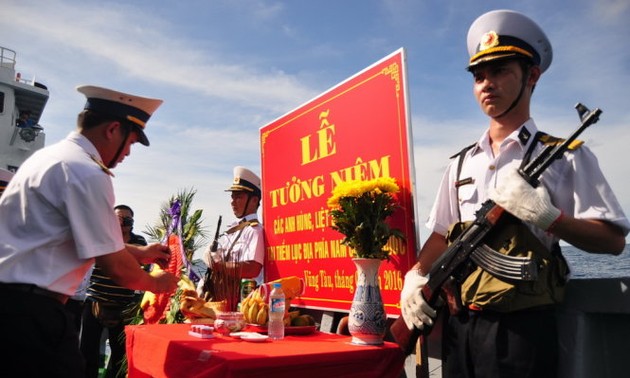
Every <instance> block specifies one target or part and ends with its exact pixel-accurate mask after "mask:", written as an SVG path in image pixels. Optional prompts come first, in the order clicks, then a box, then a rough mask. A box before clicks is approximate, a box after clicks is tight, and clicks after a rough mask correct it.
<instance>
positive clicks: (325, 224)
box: [260, 49, 416, 315]
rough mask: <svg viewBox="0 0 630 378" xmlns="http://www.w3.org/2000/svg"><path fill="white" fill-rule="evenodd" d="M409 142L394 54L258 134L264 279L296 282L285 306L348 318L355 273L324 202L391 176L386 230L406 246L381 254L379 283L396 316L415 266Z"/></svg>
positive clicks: (401, 72)
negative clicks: (297, 292)
mask: <svg viewBox="0 0 630 378" xmlns="http://www.w3.org/2000/svg"><path fill="white" fill-rule="evenodd" d="M410 138H411V132H410V126H409V124H408V112H407V95H406V73H405V60H404V50H403V49H400V50H398V51H396V52H394V53H393V54H391V55H390V56H388V57H386V58H384V59H383V60H381V61H379V62H377V63H375V64H374V65H372V66H370V67H368V68H366V69H365V70H363V71H362V72H360V73H358V74H357V75H355V76H353V77H351V78H349V79H347V80H346V81H344V82H343V83H341V84H339V85H337V86H335V87H333V88H332V89H330V90H329V91H327V92H325V93H323V94H322V95H320V96H319V97H317V98H315V99H314V100H312V101H310V102H308V103H306V104H304V105H302V106H300V107H299V108H297V109H296V110H294V111H292V112H290V113H287V114H286V115H284V116H282V117H280V118H279V119H277V120H275V121H273V122H272V123H270V124H268V125H266V126H264V127H262V128H261V130H260V140H261V153H262V186H263V193H264V194H263V208H262V213H263V224H264V229H265V237H266V264H265V274H266V277H265V278H266V280H267V281H270V280H274V279H277V278H280V277H287V276H298V277H301V278H303V279H304V282H305V293H304V294H303V295H302V296H301V297H300V298H296V299H295V300H293V301H292V303H291V305H293V306H296V307H307V308H318V309H326V310H340V311H346V312H347V311H349V310H350V304H351V302H352V298H353V295H354V289H355V285H356V277H355V272H356V268H355V266H354V263H353V262H352V258H351V250H350V249H349V248H348V247H346V246H344V245H342V244H341V243H340V242H341V240H343V235H342V234H340V233H338V232H336V231H334V230H332V229H331V228H330V226H331V218H330V211H329V209H328V207H327V206H326V200H327V199H328V197H330V195H331V192H332V190H333V188H334V187H335V186H336V185H337V184H338V183H339V182H343V181H348V180H357V179H363V180H371V179H374V178H378V177H393V178H395V179H396V182H397V184H398V185H399V186H400V189H401V191H400V193H399V194H398V199H399V204H400V209H399V210H397V211H396V213H394V215H393V216H392V217H391V218H390V225H391V226H392V227H395V228H399V229H400V230H402V231H403V233H404V234H405V236H406V240H405V241H404V242H401V241H398V242H393V244H392V245H390V246H391V247H392V248H393V255H392V256H391V258H390V260H389V261H384V262H383V264H381V268H380V271H379V282H380V288H381V293H382V296H383V301H384V303H385V310H386V312H387V313H388V314H389V315H398V314H400V307H399V300H400V290H401V289H402V283H403V275H404V272H406V271H407V270H408V269H409V267H410V266H411V265H413V263H415V259H416V258H415V251H416V227H415V217H414V207H415V205H414V201H413V197H412V193H414V188H413V179H412V177H413V175H412V172H413V157H412V154H411V149H410V143H411V141H410ZM392 241H393V239H391V240H390V243H392Z"/></svg>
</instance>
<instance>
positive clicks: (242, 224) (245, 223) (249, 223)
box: [225, 219, 260, 235]
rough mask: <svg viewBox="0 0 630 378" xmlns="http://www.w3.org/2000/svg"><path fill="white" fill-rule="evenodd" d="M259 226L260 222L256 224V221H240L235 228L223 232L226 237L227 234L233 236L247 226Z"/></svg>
mask: <svg viewBox="0 0 630 378" xmlns="http://www.w3.org/2000/svg"><path fill="white" fill-rule="evenodd" d="M259 224H260V222H258V219H252V220H249V221H242V222H240V223H239V224H237V225H236V226H234V227H232V228H230V229H229V230H227V231H225V233H226V234H228V235H229V234H233V233H235V232H236V231H240V230H242V229H244V228H245V227H247V226H252V227H254V226H258V225H259Z"/></svg>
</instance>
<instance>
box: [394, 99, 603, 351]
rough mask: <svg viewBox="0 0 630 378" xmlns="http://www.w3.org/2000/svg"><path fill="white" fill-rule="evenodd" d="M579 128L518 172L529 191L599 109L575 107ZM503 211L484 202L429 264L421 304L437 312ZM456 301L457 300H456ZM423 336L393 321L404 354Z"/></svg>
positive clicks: (596, 116) (453, 307)
mask: <svg viewBox="0 0 630 378" xmlns="http://www.w3.org/2000/svg"><path fill="white" fill-rule="evenodd" d="M575 108H576V109H577V112H578V115H579V117H580V120H581V124H580V126H579V127H578V129H577V130H575V131H574V132H573V133H572V134H571V135H570V136H569V137H568V138H567V139H565V140H564V141H563V142H562V143H561V144H559V145H556V146H548V147H545V148H544V149H543V151H541V153H540V154H539V155H538V156H537V157H536V158H535V159H534V160H532V161H531V162H530V163H529V164H527V166H525V167H524V168H523V169H521V170H519V173H520V175H521V176H522V177H523V178H524V179H525V180H526V181H527V182H528V183H529V184H530V185H532V186H533V187H536V186H538V185H539V178H540V175H541V174H542V173H543V172H544V171H545V169H547V168H548V167H549V165H551V163H553V162H554V161H555V160H556V159H558V158H560V157H561V156H562V154H564V152H565V151H567V150H568V149H569V146H570V145H571V143H573V142H574V141H575V139H576V138H577V137H578V135H579V134H581V133H582V132H583V131H584V130H585V129H586V128H587V127H588V126H590V125H592V124H594V123H596V122H597V121H598V120H599V115H600V114H601V113H602V111H601V110H600V109H597V108H596V109H594V110H593V111H591V110H589V109H588V108H587V107H585V106H584V105H582V104H580V103H578V104H577V105H575ZM504 214H505V210H504V209H503V208H502V207H501V206H499V205H497V204H495V203H494V202H493V201H492V200H487V201H485V202H484V203H483V204H482V205H481V208H480V209H479V210H477V212H476V214H475V215H476V218H475V221H474V222H473V223H471V224H470V225H469V226H468V227H467V228H466V229H465V230H464V231H463V232H462V233H461V235H459V237H457V238H456V239H455V241H453V242H452V243H451V244H450V245H449V247H448V248H447V249H446V250H445V251H444V252H443V253H442V255H441V256H440V258H438V260H437V261H436V262H435V263H434V264H433V266H432V267H431V271H430V273H429V280H428V282H427V283H426V285H425V286H424V287H423V288H422V296H423V297H424V299H425V301H426V302H427V303H428V304H429V305H430V306H431V307H433V308H434V309H436V310H439V306H438V303H439V301H438V299H439V298H440V296H441V295H442V293H443V292H445V291H446V290H445V285H446V284H447V283H449V285H450V284H454V286H456V289H459V284H461V283H462V282H463V281H464V279H465V278H466V277H467V275H468V274H469V272H470V270H469V269H470V266H471V265H472V261H471V259H470V255H471V253H472V252H473V251H474V250H475V249H476V248H477V247H478V246H479V245H481V243H482V242H483V240H484V238H485V237H486V236H487V235H488V234H489V233H490V231H491V230H493V229H494V228H495V227H501V224H502V223H503V222H502V221H503V220H504V219H506V218H507V217H508V216H509V217H511V216H512V215H511V214H508V215H506V216H504ZM458 300H460V299H459V298H458ZM450 307H451V311H453V310H456V309H457V303H452V304H451V306H450ZM423 332H424V334H425V335H428V334H429V333H430V332H431V328H430V327H429V326H427V325H424V327H423V330H422V331H421V330H419V329H417V328H415V327H414V328H413V329H411V330H410V329H409V328H408V327H407V324H406V323H405V321H404V319H403V317H402V316H399V317H398V319H396V320H395V321H394V322H393V323H392V325H391V327H390V333H391V335H392V337H393V339H394V341H395V342H396V343H397V344H398V346H399V347H400V348H401V349H402V350H403V351H404V352H405V354H407V355H408V354H411V353H412V352H413V350H414V347H415V344H416V343H417V341H418V338H419V337H420V336H421V335H422V333H423Z"/></svg>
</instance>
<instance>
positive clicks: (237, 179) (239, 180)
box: [232, 176, 241, 184]
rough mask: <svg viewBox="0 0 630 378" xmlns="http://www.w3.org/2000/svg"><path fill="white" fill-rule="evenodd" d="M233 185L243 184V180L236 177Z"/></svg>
mask: <svg viewBox="0 0 630 378" xmlns="http://www.w3.org/2000/svg"><path fill="white" fill-rule="evenodd" d="M232 183H233V184H240V183H241V178H240V177H238V176H236V177H234V180H233V181H232Z"/></svg>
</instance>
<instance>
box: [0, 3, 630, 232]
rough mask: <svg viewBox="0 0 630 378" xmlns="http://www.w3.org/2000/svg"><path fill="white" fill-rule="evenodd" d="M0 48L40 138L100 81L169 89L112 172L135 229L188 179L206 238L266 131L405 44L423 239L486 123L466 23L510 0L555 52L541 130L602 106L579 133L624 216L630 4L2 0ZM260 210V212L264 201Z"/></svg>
mask: <svg viewBox="0 0 630 378" xmlns="http://www.w3.org/2000/svg"><path fill="white" fill-rule="evenodd" d="M0 2H1V4H2V5H1V9H2V20H1V21H0V45H2V46H4V47H7V48H10V49H12V50H15V51H16V52H17V71H19V72H20V73H21V74H22V77H23V78H26V79H28V78H30V77H34V78H35V80H36V81H38V82H40V83H43V84H45V85H46V86H47V87H48V89H49V91H50V99H49V101H48V104H47V107H46V109H45V111H44V114H43V116H42V118H41V119H40V124H41V125H42V126H43V127H44V128H45V133H46V141H47V142H46V143H47V144H52V143H54V142H56V141H59V140H61V139H63V138H64V137H65V136H66V135H67V134H68V133H69V132H70V131H71V130H73V129H74V128H75V125H76V115H77V113H78V112H79V111H80V110H81V109H82V108H83V105H84V103H85V98H84V97H83V95H81V94H79V93H78V92H76V90H75V87H76V86H78V85H83V84H91V85H99V86H105V87H108V88H112V89H116V90H120V91H124V92H129V93H133V94H137V95H142V96H147V97H155V98H160V99H163V100H164V104H163V105H162V106H161V107H160V108H159V109H158V110H157V111H156V112H155V114H154V115H153V117H152V118H151V120H150V121H149V122H148V125H147V129H146V134H147V135H148V137H149V139H150V141H151V146H150V147H148V148H147V147H144V146H142V145H140V144H136V145H134V147H133V149H132V153H131V155H130V156H128V157H127V158H126V159H125V161H124V162H123V163H122V164H119V165H118V167H116V169H115V170H114V173H115V178H114V179H113V181H114V187H115V191H116V202H117V203H118V204H120V203H124V204H127V205H129V206H131V207H132V208H133V209H134V210H135V214H136V215H135V218H136V219H135V220H136V225H135V229H134V231H135V232H139V233H142V231H144V230H145V229H146V226H147V225H154V224H156V222H157V221H158V219H159V211H160V208H161V207H162V206H163V205H164V204H165V203H166V202H167V201H168V199H169V198H170V197H172V196H173V195H175V194H177V193H178V192H180V191H182V190H195V191H196V195H195V199H194V202H193V208H195V209H202V210H203V214H204V216H203V218H204V225H205V226H206V228H207V230H208V234H209V235H212V234H213V233H214V229H215V227H216V223H217V219H218V217H219V216H220V215H221V216H223V219H224V223H223V224H224V225H225V224H226V223H225V222H227V221H228V220H230V219H232V218H233V214H232V211H231V208H230V205H229V202H230V198H229V193H226V192H225V191H224V190H225V189H226V188H227V187H228V186H229V185H230V184H231V181H232V169H233V167H234V166H237V165H243V166H246V167H248V168H250V169H252V170H254V171H255V172H257V173H260V166H261V161H260V144H259V137H260V134H259V130H260V128H261V127H263V126H265V125H266V124H268V123H270V122H272V121H273V120H275V119H277V118H278V117H280V116H282V115H284V114H286V113H287V112H290V111H291V110H293V109H295V108H296V107H298V106H300V105H302V104H304V103H306V102H308V101H309V100H311V99H313V98H315V97H317V96H319V95H320V94H321V93H323V92H325V91H327V90H329V89H330V88H332V87H334V86H336V85H337V84H339V83H341V82H343V81H344V80H346V79H347V78H349V77H351V76H353V75H355V74H356V73H358V72H360V71H361V70H363V69H365V68H366V67H368V66H370V65H372V64H373V63H375V62H377V61H379V60H381V59H382V58H384V57H386V56H388V55H389V54H391V53H392V52H394V51H396V50H398V49H399V48H404V49H405V54H406V58H407V61H406V72H407V86H408V93H409V105H408V106H409V113H410V120H411V122H410V123H411V131H410V132H411V135H412V137H413V155H414V156H413V160H414V162H415V166H414V171H415V173H416V177H415V180H416V187H415V196H416V203H417V209H416V211H417V219H418V221H419V224H420V226H419V229H418V237H419V239H420V242H421V243H423V242H424V240H426V237H427V236H428V231H427V229H426V228H424V226H423V224H424V221H425V220H426V218H427V216H428V214H429V211H430V209H431V205H432V202H433V199H434V196H435V193H436V191H437V187H438V184H439V181H440V178H441V175H442V172H443V171H444V169H445V167H446V165H447V164H448V161H449V160H448V158H449V156H451V155H452V154H454V153H456V152H458V151H459V150H460V149H461V148H462V147H464V146H467V145H469V144H470V143H472V142H474V141H476V140H477V139H478V137H479V135H480V134H481V133H482V132H483V131H484V129H485V128H486V127H487V125H488V120H487V118H486V117H485V116H484V115H483V114H482V113H481V111H480V110H479V107H478V105H477V104H476V102H475V100H474V98H473V95H472V79H471V75H470V73H468V72H467V71H466V70H465V67H466V65H467V61H468V58H469V57H468V53H467V51H466V34H467V31H468V28H469V26H470V24H471V23H472V22H473V21H474V19H476V18H477V17H478V16H480V15H481V14H483V13H485V12H487V11H490V10H494V9H513V10H517V11H520V12H523V13H525V14H526V15H528V16H529V17H531V18H532V19H534V20H535V21H536V22H537V23H538V24H539V25H540V26H541V28H542V29H543V30H544V31H545V33H546V34H547V36H548V37H549V39H550V40H551V44H552V46H553V50H554V57H553V62H552V64H551V67H550V68H549V70H548V71H547V72H546V73H545V74H544V75H543V76H542V78H541V80H540V81H539V84H538V85H537V87H536V91H535V93H534V97H533V101H532V117H533V118H534V120H535V121H536V123H537V125H538V127H539V128H540V129H542V130H545V131H547V132H548V133H550V134H553V135H556V136H560V137H562V136H568V135H569V134H570V133H571V132H573V131H574V130H575V129H576V128H577V126H578V124H579V119H578V117H577V113H576V111H575V109H574V106H575V104H576V103H578V102H581V103H583V104H585V105H586V106H588V107H590V108H600V109H602V110H603V114H602V116H601V119H600V121H599V123H597V124H596V125H594V126H593V127H591V128H589V129H587V131H586V132H585V133H584V134H583V135H582V136H581V139H583V140H584V141H585V142H586V143H587V145H588V146H589V147H591V148H592V150H593V151H594V152H595V153H596V155H597V156H598V158H599V163H600V165H601V167H602V169H603V171H604V173H605V175H606V177H607V178H608V180H609V183H610V184H611V186H612V188H613V190H614V191H615V192H616V194H617V198H618V200H619V201H620V203H621V205H622V207H623V208H624V210H625V211H626V213H628V212H629V211H630V174H629V173H630V169H629V168H628V164H627V163H626V162H627V160H628V157H627V156H626V154H625V152H626V151H627V150H628V142H630V128H628V124H630V111H629V108H630V102H629V101H630V96H629V95H628V88H630V48H628V40H630V24H628V22H627V20H628V19H630V1H628V0H588V1H587V0H559V1H548V0H529V1H513V0H512V1H486V0H484V1H479V0H455V1H448V0H432V1H422V0H398V1H397V0H382V1H377V0H346V1H339V0H317V1H299V0H294V1H274V0H233V1H229V0H195V1H186V0H181V1H177V2H174V1H160V0H139V1H132V0H125V1H108V0H96V1H94V0H47V1H45V2H43V1H36V0H1V1H0ZM262 211H264V209H263V210H262Z"/></svg>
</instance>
